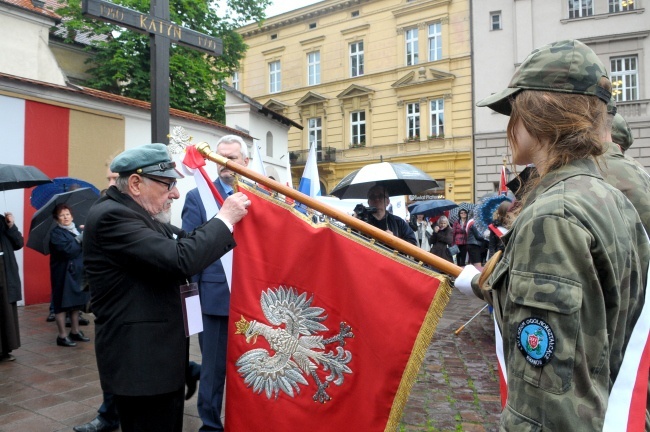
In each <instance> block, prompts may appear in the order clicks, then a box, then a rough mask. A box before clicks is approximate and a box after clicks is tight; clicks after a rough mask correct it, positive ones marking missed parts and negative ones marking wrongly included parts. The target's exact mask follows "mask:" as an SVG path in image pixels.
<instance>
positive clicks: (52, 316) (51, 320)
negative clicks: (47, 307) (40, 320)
mask: <svg viewBox="0 0 650 432" xmlns="http://www.w3.org/2000/svg"><path fill="white" fill-rule="evenodd" d="M45 321H47V322H54V321H56V318H54V313H50V314H49V315H48V316H47V318H45Z"/></svg>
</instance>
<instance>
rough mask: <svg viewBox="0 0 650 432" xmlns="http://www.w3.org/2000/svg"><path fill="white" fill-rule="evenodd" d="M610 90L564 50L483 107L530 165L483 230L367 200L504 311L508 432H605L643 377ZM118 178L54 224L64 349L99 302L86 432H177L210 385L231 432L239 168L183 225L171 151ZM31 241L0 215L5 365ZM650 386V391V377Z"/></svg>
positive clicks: (470, 222) (641, 257)
mask: <svg viewBox="0 0 650 432" xmlns="http://www.w3.org/2000/svg"><path fill="white" fill-rule="evenodd" d="M549 77H550V78H552V79H550V78H549ZM611 90H612V87H611V83H610V81H609V79H608V77H607V72H606V70H605V68H604V66H603V65H602V63H601V62H600V60H599V59H598V57H597V56H596V55H595V53H594V52H593V51H592V50H591V49H589V48H588V47H587V46H585V45H584V44H582V43H581V42H579V41H574V40H568V41H560V42H556V43H553V44H549V45H546V46H544V47H541V48H539V49H536V50H534V51H533V52H532V53H531V54H530V55H529V56H528V57H527V58H526V59H525V61H524V62H523V63H522V64H521V66H520V67H519V69H518V70H517V72H516V73H515V75H514V76H513V77H512V80H511V82H510V85H509V86H508V88H507V89H505V90H504V91H502V92H499V93H496V94H494V95H492V96H490V97H488V98H487V99H485V100H483V101H481V102H479V106H487V107H489V108H491V109H493V110H494V111H496V112H498V113H501V114H504V115H507V116H509V117H510V120H509V124H508V129H507V135H508V142H509V146H510V148H511V150H512V162H513V163H514V164H516V165H522V166H523V165H528V166H531V167H533V169H532V174H531V175H530V176H529V177H528V178H527V179H526V181H524V180H523V179H521V182H520V185H519V188H518V190H517V191H515V194H514V196H516V199H511V200H507V201H504V202H502V203H501V204H500V205H499V206H498V207H497V209H496V211H495V212H494V214H493V220H491V221H488V222H489V224H488V229H486V230H481V229H480V228H479V224H478V223H477V221H476V219H475V216H476V215H474V214H472V212H471V211H468V210H467V209H464V208H461V209H460V210H459V212H458V219H457V220H454V221H453V223H450V220H449V217H447V216H446V215H440V216H439V217H437V218H436V219H435V220H431V219H429V218H427V217H424V216H422V215H418V216H415V217H413V219H412V220H411V222H410V223H408V222H406V221H404V220H402V219H401V218H399V217H397V216H394V215H392V214H391V213H390V212H389V211H388V210H387V208H388V206H389V204H390V191H389V189H388V188H387V187H386V186H385V185H382V184H378V185H375V186H374V187H372V188H371V189H370V190H369V191H368V194H367V199H368V205H369V206H370V207H369V208H372V209H373V210H372V212H370V214H369V215H365V217H366V218H367V219H366V221H367V222H368V223H369V224H371V225H373V226H375V227H377V228H379V229H381V230H383V231H387V232H389V233H391V234H393V235H395V236H398V237H399V238H401V239H403V240H405V241H407V242H409V243H411V244H413V245H415V246H417V247H420V248H423V249H425V250H428V251H430V252H431V253H433V254H435V255H437V256H439V257H440V258H442V259H444V260H447V261H450V262H455V263H456V264H457V265H458V266H461V267H463V271H462V273H461V274H460V275H459V276H458V277H457V278H456V279H455V286H456V288H458V289H459V290H460V291H462V292H463V293H465V294H468V295H475V296H477V297H479V298H481V299H483V300H485V301H486V302H487V303H489V304H490V305H492V306H493V308H494V314H495V321H496V323H497V333H498V336H499V337H500V338H501V340H502V345H501V349H502V356H503V359H504V367H505V371H504V372H507V374H506V375H505V376H506V378H505V379H506V385H507V389H508V396H507V403H506V404H505V408H504V410H503V412H502V415H501V419H500V428H501V429H502V430H524V429H525V430H571V431H579V430H602V429H603V427H604V424H605V422H606V421H607V420H606V418H607V417H608V416H610V415H612V414H611V413H612V411H613V410H620V409H624V408H625V407H623V408H621V407H620V406H619V405H617V404H615V403H614V402H615V401H614V399H615V398H620V397H621V396H620V394H621V393H620V392H621V391H623V392H624V391H627V387H629V386H630V385H631V386H634V385H639V384H638V383H636V382H635V381H634V380H630V379H629V373H630V371H632V370H634V368H635V367H636V368H637V369H638V368H639V367H640V366H639V364H636V365H635V363H634V361H632V360H630V357H631V355H632V354H631V352H633V351H634V350H635V349H638V348H639V347H635V346H631V345H632V344H631V343H630V340H631V336H632V334H633V333H634V332H635V331H637V329H639V328H640V329H641V330H638V331H642V332H643V331H645V333H646V337H647V332H648V321H649V320H650V317H648V314H647V313H646V312H645V311H646V309H644V303H645V300H646V291H645V290H646V283H647V278H648V264H649V263H650V241H649V240H648V236H647V230H648V228H650V196H649V194H650V192H649V191H650V176H648V174H647V172H646V171H645V170H644V169H643V168H642V167H641V166H640V165H639V164H637V163H636V162H635V161H634V160H633V159H631V158H629V157H628V156H626V155H624V151H625V150H626V149H627V148H628V147H629V144H627V145H626V144H620V145H616V144H615V143H614V138H616V139H617V140H623V141H626V142H629V141H630V136H629V133H625V130H624V129H623V131H621V130H620V129H615V130H614V133H612V127H613V126H614V127H616V125H620V124H621V123H620V119H619V118H617V117H616V112H615V109H612V108H611V106H612V105H613V104H612V103H611V100H612V96H611ZM619 117H620V116H619ZM628 132H629V129H628ZM216 151H217V153H219V154H221V155H222V156H224V157H226V158H228V159H230V160H231V161H233V162H234V163H237V164H241V165H244V166H245V165H247V164H248V161H249V157H248V153H247V149H246V144H245V143H244V142H243V141H242V140H241V138H239V137H237V136H232V135H231V136H226V137H224V138H222V139H221V140H220V141H219V142H218V143H217V145H216ZM601 162H602V163H601ZM109 173H110V175H109V180H110V181H111V183H112V185H111V186H110V187H109V188H108V189H107V190H106V191H105V193H104V194H103V196H102V197H101V198H100V199H99V200H98V202H97V203H96V204H95V205H94V206H93V207H92V209H91V211H90V213H89V215H88V218H87V220H86V223H85V226H84V227H77V226H76V225H75V224H74V222H73V220H74V219H73V215H72V211H71V210H70V208H68V207H67V206H65V205H60V206H57V207H56V208H55V210H54V212H53V215H52V216H53V218H54V219H55V220H56V227H55V228H54V229H53V230H52V232H51V237H50V244H49V247H50V263H51V282H52V307H53V312H54V317H55V322H56V325H57V330H58V334H57V338H56V344H57V345H59V346H62V347H73V346H75V345H76V344H77V342H85V341H88V340H89V338H88V337H87V336H86V335H84V333H83V332H82V331H81V330H80V329H79V310H80V309H82V308H83V306H84V305H85V304H86V303H87V301H88V297H89V296H90V297H91V306H92V312H93V314H94V316H95V336H94V337H95V348H96V355H97V365H98V370H99V376H100V381H101V385H102V389H103V391H104V404H103V405H102V407H101V408H100V410H99V413H98V416H97V418H96V419H94V420H93V421H91V422H89V423H87V424H85V425H80V426H77V427H75V430H76V431H81V432H89V431H101V432H106V431H111V430H115V429H117V427H118V425H119V427H121V429H122V431H124V432H131V431H174V432H180V431H181V430H182V421H183V406H184V402H185V400H186V398H187V397H189V396H191V393H192V392H193V389H192V386H194V388H196V381H197V380H199V383H200V384H199V398H198V411H199V415H200V417H201V420H202V422H203V426H202V427H201V430H202V431H220V430H223V424H222V421H221V409H222V404H223V395H224V384H225V371H226V349H227V337H228V335H227V327H228V319H229V317H228V312H229V311H228V306H229V301H230V293H229V290H228V285H227V282H226V274H225V273H226V271H225V268H224V266H223V264H222V262H221V258H222V256H224V255H225V254H226V253H228V252H229V251H230V250H232V249H233V248H234V247H235V246H236V244H235V241H234V238H233V234H232V232H233V229H234V225H235V224H237V223H238V222H239V221H240V220H241V219H242V218H244V217H245V216H246V215H247V213H248V207H249V206H250V205H251V201H250V200H249V199H248V198H247V197H246V195H244V194H243V193H240V192H235V191H234V189H233V179H234V173H233V172H232V171H231V170H230V169H229V168H227V167H220V168H219V176H218V178H217V179H216V180H215V181H214V186H215V187H216V189H217V190H218V191H219V193H220V194H221V195H222V196H223V198H225V200H224V201H223V204H222V205H221V208H220V210H219V212H218V213H217V214H216V215H215V214H212V212H210V211H208V210H207V209H206V207H205V206H204V205H203V204H202V201H201V199H200V194H199V192H198V190H193V191H190V192H189V193H188V195H187V197H186V200H185V206H184V208H183V210H182V220H183V227H182V229H181V228H177V227H175V226H173V225H171V223H170V221H171V206H172V203H173V201H174V200H176V199H178V198H179V197H180V194H179V191H178V188H177V187H176V183H177V181H178V180H179V179H181V178H182V177H183V176H182V174H181V173H180V172H179V171H178V170H177V169H176V166H175V163H174V162H173V161H172V160H171V158H170V156H169V153H168V151H167V148H166V146H165V145H164V144H146V145H142V146H139V147H135V148H132V149H129V150H126V151H124V152H122V153H120V154H119V155H117V156H116V157H115V158H114V159H113V160H112V162H111V164H110V170H109ZM22 246H23V238H22V235H21V233H20V232H19V231H18V229H17V227H16V226H15V223H14V219H13V216H12V215H11V214H10V213H6V214H5V215H4V217H0V248H1V250H0V261H1V265H0V284H2V287H1V288H2V289H0V343H1V345H0V348H1V351H0V361H11V360H13V359H14V357H13V355H12V354H11V352H12V351H13V350H15V349H16V348H18V347H19V346H20V337H19V332H18V325H17V315H16V303H17V302H18V301H20V299H21V298H20V280H19V279H17V275H18V272H17V264H16V260H15V257H14V251H15V250H18V249H20V248H21V247H22ZM190 278H191V280H192V281H193V282H194V283H196V284H197V285H198V290H199V295H200V297H201V304H202V310H201V313H202V318H203V326H204V330H203V333H202V334H201V336H200V339H199V340H200V346H201V350H202V358H203V363H202V365H200V366H199V365H195V364H191V363H190V362H189V361H188V352H189V342H188V338H187V336H186V334H185V331H184V328H185V326H184V323H183V313H182V306H181V296H180V295H179V288H180V287H181V286H183V285H185V284H186V283H187V280H188V279H190ZM86 285H87V286H88V287H89V291H87V290H86V289H85V287H86ZM66 313H69V316H70V331H69V332H67V331H66V322H65V319H66ZM531 335H533V336H532V337H531ZM161 336H164V338H165V342H164V343H160V338H161ZM641 349H643V347H641ZM624 362H625V364H626V365H627V366H626V367H625V368H623V366H622V365H623V364H624ZM624 369H625V370H624ZM641 376H644V375H641ZM645 377H646V381H647V371H646V375H645ZM630 383H631V384H630ZM644 385H645V387H644ZM186 387H187V389H188V390H187V391H186ZM641 387H642V391H643V392H647V391H648V390H647V382H646V383H641ZM638 388H639V387H635V388H634V391H637V392H638ZM621 389H622V390H621ZM630 391H632V390H630ZM648 424H650V423H648Z"/></svg>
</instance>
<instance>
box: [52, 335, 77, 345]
mask: <svg viewBox="0 0 650 432" xmlns="http://www.w3.org/2000/svg"><path fill="white" fill-rule="evenodd" d="M56 344H57V345H58V346H64V347H75V346H77V344H76V343H74V342H72V339H70V338H69V337H68V336H66V337H64V338H62V337H58V336H57V337H56Z"/></svg>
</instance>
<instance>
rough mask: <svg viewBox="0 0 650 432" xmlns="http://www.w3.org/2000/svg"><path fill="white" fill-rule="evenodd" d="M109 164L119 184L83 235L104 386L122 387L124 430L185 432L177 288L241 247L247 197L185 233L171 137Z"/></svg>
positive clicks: (232, 200) (117, 390)
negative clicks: (177, 217) (174, 218)
mask: <svg viewBox="0 0 650 432" xmlns="http://www.w3.org/2000/svg"><path fill="white" fill-rule="evenodd" d="M110 170H111V171H112V172H114V173H118V174H119V176H118V178H117V180H116V184H115V185H114V186H111V187H110V188H109V189H108V191H107V192H106V195H105V196H104V197H102V198H100V199H99V200H98V202H97V203H96V204H95V205H94V206H93V207H92V209H91V210H90V213H89V214H88V218H87V220H86V231H85V234H84V266H85V270H86V276H87V279H88V282H89V285H90V291H91V302H92V309H93V312H94V314H95V316H96V319H95V340H96V342H95V351H96V355H97V366H98V370H99V377H100V381H101V385H102V389H103V390H104V391H105V392H110V393H113V394H114V395H115V396H114V397H115V403H116V405H117V409H118V411H119V414H120V425H121V428H122V430H123V431H125V432H128V431H135V430H138V431H156V432H164V431H169V432H172V431H173V432H181V431H182V426H183V405H184V386H185V368H186V365H187V361H188V358H187V347H188V339H187V338H186V337H185V330H184V322H183V312H182V304H181V295H180V286H181V285H184V284H185V283H186V281H187V280H188V279H189V278H190V276H191V275H193V274H196V273H199V272H200V271H201V270H203V269H204V268H205V267H207V266H208V265H210V264H211V263H212V262H214V261H215V260H217V259H219V258H220V257H221V256H222V255H224V254H225V253H226V252H228V251H229V250H231V249H232V248H234V247H235V241H234V239H233V236H232V230H233V225H234V224H236V223H237V222H238V221H239V220H241V218H243V217H244V216H245V215H246V214H247V213H248V211H247V208H248V206H249V205H250V201H249V200H248V198H247V197H246V196H245V195H244V194H242V193H235V194H233V195H232V196H230V197H228V199H226V201H225V202H224V204H223V206H222V207H221V210H220V211H219V214H218V215H217V216H216V217H215V218H213V219H210V220H209V221H207V222H206V223H205V224H203V225H202V226H200V227H199V228H197V229H196V230H194V231H193V232H191V233H187V232H185V231H183V230H181V229H180V228H177V227H175V226H173V225H171V224H170V223H169V222H170V220H171V205H172V202H173V201H174V200H175V199H178V198H179V192H178V189H177V188H176V181H177V180H178V179H180V178H182V177H183V176H182V175H181V174H180V173H179V172H178V171H177V170H176V167H175V163H174V162H172V160H171V158H170V157H169V154H168V153H167V147H166V146H165V145H164V144H146V145H143V146H140V147H136V148H132V149H129V150H126V151H124V152H122V153H121V154H119V155H118V156H117V157H116V158H115V159H114V160H113V162H112V164H111V166H110Z"/></svg>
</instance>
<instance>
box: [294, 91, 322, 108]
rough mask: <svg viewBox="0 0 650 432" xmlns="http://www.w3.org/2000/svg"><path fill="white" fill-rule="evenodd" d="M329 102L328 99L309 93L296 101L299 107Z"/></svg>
mask: <svg viewBox="0 0 650 432" xmlns="http://www.w3.org/2000/svg"><path fill="white" fill-rule="evenodd" d="M324 102H327V98H326V97H325V96H323V95H319V94H318V93H315V92H312V91H309V92H307V93H306V94H305V95H304V96H303V97H301V98H300V99H298V101H296V105H297V106H306V105H315V104H319V103H324Z"/></svg>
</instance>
